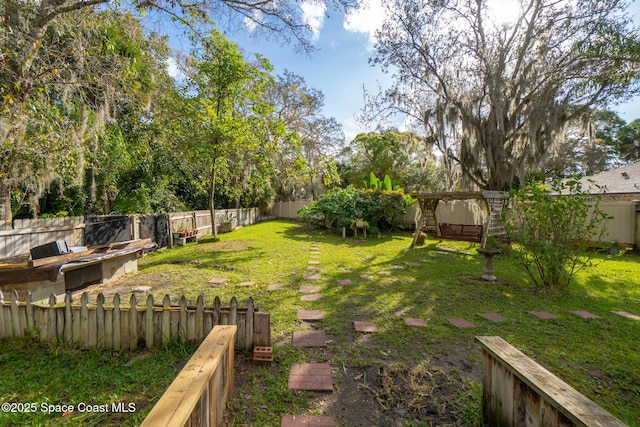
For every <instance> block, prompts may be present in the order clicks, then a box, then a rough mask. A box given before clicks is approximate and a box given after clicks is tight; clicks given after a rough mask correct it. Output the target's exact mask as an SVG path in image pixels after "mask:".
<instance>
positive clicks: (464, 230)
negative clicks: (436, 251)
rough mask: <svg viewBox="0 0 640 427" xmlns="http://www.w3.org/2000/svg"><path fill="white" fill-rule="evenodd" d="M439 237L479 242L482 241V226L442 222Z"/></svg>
mask: <svg viewBox="0 0 640 427" xmlns="http://www.w3.org/2000/svg"><path fill="white" fill-rule="evenodd" d="M440 238H441V239H447V240H463V241H465V242H476V243H480V242H482V226H481V225H469V224H448V223H442V224H440Z"/></svg>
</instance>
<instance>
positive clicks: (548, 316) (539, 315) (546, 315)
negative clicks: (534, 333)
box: [528, 311, 558, 320]
mask: <svg viewBox="0 0 640 427" xmlns="http://www.w3.org/2000/svg"><path fill="white" fill-rule="evenodd" d="M528 313H529V314H533V315H534V316H536V317H537V318H538V319H543V320H549V319H557V318H558V316H556V315H554V314H551V313H549V312H547V311H529V312H528Z"/></svg>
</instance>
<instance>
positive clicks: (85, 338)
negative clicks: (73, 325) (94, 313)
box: [80, 292, 89, 347]
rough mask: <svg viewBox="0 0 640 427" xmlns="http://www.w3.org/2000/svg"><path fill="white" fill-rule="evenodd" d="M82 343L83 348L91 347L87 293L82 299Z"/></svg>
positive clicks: (83, 294) (84, 293)
mask: <svg viewBox="0 0 640 427" xmlns="http://www.w3.org/2000/svg"><path fill="white" fill-rule="evenodd" d="M80 342H81V343H82V346H83V347H87V346H88V345H89V295H87V293H86V292H83V293H82V297H81V298H80Z"/></svg>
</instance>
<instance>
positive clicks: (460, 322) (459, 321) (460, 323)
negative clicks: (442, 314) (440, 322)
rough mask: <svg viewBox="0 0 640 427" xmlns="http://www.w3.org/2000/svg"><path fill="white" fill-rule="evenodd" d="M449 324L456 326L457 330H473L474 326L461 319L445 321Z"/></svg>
mask: <svg viewBox="0 0 640 427" xmlns="http://www.w3.org/2000/svg"><path fill="white" fill-rule="evenodd" d="M447 320H448V321H449V322H450V323H451V324H453V325H455V326H457V327H458V328H475V327H476V325H474V324H473V323H471V322H469V321H468V320H467V319H462V318H453V319H447Z"/></svg>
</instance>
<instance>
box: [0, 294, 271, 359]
mask: <svg viewBox="0 0 640 427" xmlns="http://www.w3.org/2000/svg"><path fill="white" fill-rule="evenodd" d="M216 325H236V326H237V329H238V333H237V334H236V336H235V347H237V348H239V349H242V350H252V349H253V347H254V346H271V317H270V315H269V314H268V313H262V312H260V311H258V310H256V309H255V308H254V305H253V299H251V298H250V299H249V301H248V303H247V306H246V307H238V300H237V299H236V298H235V297H233V298H232V299H231V303H230V304H229V306H228V307H222V306H221V304H220V298H218V297H215V299H214V301H213V306H205V304H204V297H203V296H199V297H198V299H197V301H196V304H195V306H194V305H189V304H187V299H186V298H185V297H184V296H183V297H182V298H180V301H179V303H178V304H177V305H174V304H172V303H171V299H170V297H169V295H166V296H165V297H164V299H163V300H162V302H161V303H160V304H156V303H155V301H154V299H153V295H149V296H148V297H147V299H146V304H144V305H142V304H139V302H138V300H137V297H136V294H132V295H131V297H130V298H129V300H128V301H121V297H120V295H119V294H115V295H114V297H113V302H112V303H111V304H107V303H106V302H105V298H104V295H102V294H98V297H97V299H96V301H95V302H93V303H89V297H88V295H87V294H86V293H83V294H82V297H81V300H80V303H79V304H78V303H74V302H73V301H72V297H71V293H70V292H67V294H66V295H65V298H64V301H62V302H60V303H58V302H57V301H56V297H55V296H54V295H51V297H50V298H49V301H48V302H47V301H39V302H33V301H32V300H31V294H30V293H27V296H26V299H25V301H23V302H20V301H19V299H18V293H17V292H16V291H13V292H12V294H11V298H10V300H9V301H5V300H4V299H3V295H2V293H1V292H0V337H10V336H23V335H24V334H25V333H29V331H33V332H35V334H36V336H39V337H40V339H43V340H52V339H58V340H61V341H65V342H68V343H76V344H78V345H79V346H80V347H83V348H88V347H97V348H104V349H131V350H134V349H136V348H138V347H147V348H150V347H152V346H153V345H156V344H164V343H167V342H168V341H171V340H180V341H190V342H194V343H199V342H202V340H203V339H204V338H205V337H206V336H207V334H208V333H209V332H210V331H211V330H212V329H213V327H214V326H216Z"/></svg>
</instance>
